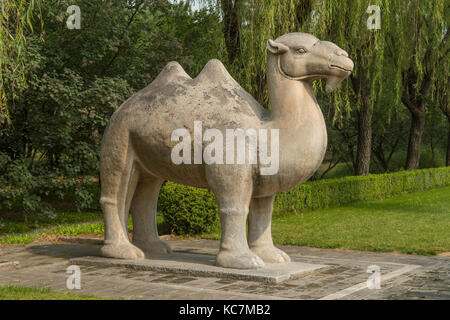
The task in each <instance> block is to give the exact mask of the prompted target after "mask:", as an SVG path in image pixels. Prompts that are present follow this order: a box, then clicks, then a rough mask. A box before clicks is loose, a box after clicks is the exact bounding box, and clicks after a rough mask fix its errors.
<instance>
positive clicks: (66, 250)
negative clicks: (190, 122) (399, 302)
mask: <svg viewBox="0 0 450 320" xmlns="http://www.w3.org/2000/svg"><path fill="white" fill-rule="evenodd" d="M168 242H170V244H171V246H172V247H173V248H174V250H175V251H190V252H196V253H201V254H206V255H211V256H212V255H214V254H215V253H216V252H217V250H218V248H219V245H220V244H219V242H218V241H211V240H177V241H175V240H169V241H168ZM99 249H100V246H92V245H77V244H62V243H52V244H31V245H29V246H27V247H23V246H4V247H0V255H1V258H2V259H4V260H7V261H19V263H20V264H19V268H17V269H11V270H9V271H8V270H5V271H2V272H0V285H20V286H26V287H36V286H38V287H39V286H47V287H50V288H53V289H55V290H58V291H67V288H66V280H67V277H68V276H69V275H68V274H67V273H66V270H67V267H68V266H69V265H70V259H73V258H76V257H83V256H87V255H91V256H94V255H97V254H98V253H99ZM282 249H283V251H285V252H287V253H288V254H289V255H290V256H291V258H292V260H293V261H294V262H302V263H311V264H323V265H327V267H324V268H321V269H317V270H315V271H311V272H308V273H304V274H301V275H299V276H298V277H297V278H295V279H289V280H287V281H285V282H283V283H279V284H273V283H263V282H256V281H249V280H245V281H244V280H235V279H223V278H216V277H197V276H189V277H187V276H186V275H182V274H173V273H167V272H158V271H145V270H132V269H126V268H122V267H101V266H85V265H82V266H80V269H81V290H75V292H76V293H86V294H91V295H96V296H101V297H109V298H122V299H164V298H170V299H266V300H267V299H321V298H325V297H327V296H328V298H330V297H331V298H332V297H333V296H332V295H333V294H336V293H338V294H339V296H340V297H339V298H338V299H447V300H448V299H449V297H450V258H448V257H430V256H417V255H403V254H389V253H376V252H359V251H349V250H334V249H315V248H307V247H296V246H283V247H282ZM118 261H120V260H118ZM374 264H375V265H378V266H379V267H380V269H381V273H382V277H383V276H385V275H389V274H391V275H392V274H394V275H395V272H396V271H398V270H401V269H402V268H404V267H406V266H408V265H415V266H420V268H416V269H414V270H410V271H408V272H406V273H403V274H401V275H398V276H396V277H394V278H391V279H389V280H386V281H385V280H383V278H382V282H381V289H380V290H369V289H367V288H364V289H361V290H358V291H351V292H348V293H349V294H348V295H346V296H343V295H342V293H343V290H346V289H348V288H350V287H353V286H356V285H358V284H360V283H364V282H365V281H366V280H367V278H368V276H369V274H368V273H367V267H368V266H369V265H374ZM393 272H394V273H393ZM397 274H398V272H397ZM136 292H139V293H136ZM168 292H170V294H168ZM344 293H345V292H344ZM334 297H335V298H337V295H334Z"/></svg>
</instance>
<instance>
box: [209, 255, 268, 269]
mask: <svg viewBox="0 0 450 320" xmlns="http://www.w3.org/2000/svg"><path fill="white" fill-rule="evenodd" d="M216 265H218V266H220V267H224V268H234V269H259V268H262V267H264V261H262V260H261V258H260V257H258V256H257V255H256V254H254V253H253V252H251V251H247V252H244V253H242V252H236V251H220V252H219V253H218V254H217V258H216Z"/></svg>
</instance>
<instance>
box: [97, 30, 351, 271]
mask: <svg viewBox="0 0 450 320" xmlns="http://www.w3.org/2000/svg"><path fill="white" fill-rule="evenodd" d="M267 50H268V55H267V56H268V57H267V79H268V87H269V96H270V105H271V110H270V111H268V110H267V109H264V108H263V107H262V106H261V105H260V104H259V103H258V102H257V101H256V100H255V99H254V98H253V97H252V96H251V95H250V94H248V93H247V92H246V91H245V90H244V89H243V88H242V87H241V86H240V85H239V84H238V83H237V82H236V81H235V80H234V79H233V78H232V77H231V76H230V74H229V73H228V72H227V70H226V69H225V67H224V66H223V65H222V63H221V62H220V61H218V60H211V61H209V62H208V63H207V64H206V66H205V67H204V69H203V70H202V72H201V73H200V74H199V75H198V76H197V77H196V78H195V79H192V78H191V77H190V76H189V75H187V74H186V72H185V71H184V70H183V68H182V67H181V66H180V65H179V64H178V63H176V62H170V63H169V64H168V65H167V66H166V67H165V68H164V69H163V70H162V71H161V73H160V74H159V75H158V77H157V78H156V79H155V80H154V81H153V82H152V83H151V84H150V85H148V86H147V87H146V88H144V89H142V90H141V91H139V92H137V93H136V94H134V95H133V96H132V97H130V98H129V99H128V100H127V101H125V102H124V103H123V104H122V106H121V107H120V108H119V109H118V110H116V111H115V112H114V114H113V115H112V117H111V119H110V121H109V123H108V127H107V129H106V131H105V133H104V136H103V140H102V147H101V154H100V177H101V182H102V184H101V186H102V190H101V199H100V202H101V205H102V210H103V213H104V218H105V244H104V246H103V247H102V249H101V253H102V255H103V256H105V257H112V258H122V259H142V258H144V257H146V256H147V257H151V256H152V254H154V253H169V252H170V251H171V249H170V247H169V246H168V245H167V244H166V243H165V242H163V241H161V240H160V239H159V238H158V232H157V229H156V219H155V216H156V204H157V201H158V194H159V190H160V187H161V185H162V183H163V181H164V180H169V181H173V182H176V183H181V184H185V185H190V186H194V187H201V188H209V189H211V190H212V191H213V192H214V195H215V197H216V199H217V202H218V207H219V215H220V219H221V225H222V239H221V245H220V250H219V253H218V254H217V257H216V263H217V265H219V266H222V267H229V268H238V269H256V268H261V267H263V266H264V265H265V263H288V262H289V261H290V258H289V256H288V255H287V254H286V253H284V252H283V251H282V250H280V249H278V248H276V247H275V246H274V245H273V242H272V235H271V220H272V209H273V200H274V198H275V195H276V194H277V193H278V192H281V191H284V190H288V189H290V188H292V187H294V186H296V185H298V184H300V183H303V182H305V181H306V180H307V179H309V178H310V177H311V176H312V175H313V174H314V172H315V171H316V170H317V169H318V168H319V166H320V164H321V163H322V160H323V157H324V155H325V151H326V146H327V132H326V126H325V121H324V118H323V115H322V112H321V109H320V107H319V106H318V104H317V100H316V98H315V96H314V91H313V87H312V81H313V80H315V79H320V78H324V79H326V89H327V91H332V90H334V89H335V88H336V87H337V86H338V85H339V83H340V82H341V81H342V80H344V79H345V78H347V77H348V76H349V75H350V73H351V72H352V70H353V62H352V60H351V59H349V58H348V54H347V53H346V52H345V51H344V50H342V49H340V48H339V47H338V46H337V45H335V44H333V43H331V42H327V41H320V40H319V39H317V38H316V37H314V36H312V35H310V34H305V33H290V34H286V35H283V36H281V37H279V38H277V39H276V40H275V41H272V40H269V41H268V43H267ZM195 123H201V128H200V129H199V130H200V132H198V133H199V134H200V135H202V133H203V131H205V132H206V130H215V132H219V134H220V137H222V138H223V137H226V131H227V129H228V130H229V129H231V130H238V129H240V130H254V131H256V132H259V133H261V132H266V133H267V132H270V133H272V131H274V132H277V133H276V137H277V139H276V140H273V141H272V140H270V141H267V144H265V145H264V146H265V147H264V148H265V149H266V151H267V150H271V151H270V154H271V157H273V156H276V161H275V162H276V166H274V167H273V168H272V166H271V168H268V167H267V163H264V161H262V160H261V154H260V153H259V154H258V155H259V157H258V159H257V161H256V163H254V162H252V161H250V159H249V156H248V157H247V156H245V153H244V157H246V161H244V163H243V164H239V163H236V162H237V161H236V162H233V163H228V161H227V163H226V164H223V163H221V162H220V161H217V160H215V161H211V162H210V163H209V164H205V161H202V160H203V158H204V156H203V153H202V152H201V151H200V162H199V161H198V159H197V158H196V150H198V148H200V149H201V150H204V149H205V147H207V146H209V145H207V143H206V141H205V140H204V139H202V140H201V141H200V142H198V143H197V144H195V141H194V145H191V144H190V145H189V146H188V149H187V150H189V151H190V154H189V155H188V156H187V159H188V161H187V162H188V163H196V164H188V163H181V164H180V163H174V161H173V160H172V157H171V155H172V151H173V148H174V147H175V146H176V145H177V144H178V141H177V142H175V141H174V139H173V138H172V133H174V132H176V131H177V130H184V131H183V132H187V133H188V134H190V136H192V135H194V140H195V137H196V134H197V133H196V125H195ZM234 132H236V131H234ZM244 132H248V131H244ZM181 137H183V136H177V138H181ZM212 137H213V136H211V139H212ZM217 137H219V135H217V136H214V141H215V140H216V139H219V138H217ZM271 138H272V134H271ZM222 140H223V139H222ZM233 140H234V136H233ZM249 140H250V138H249V139H248V141H247V142H245V143H244V144H245V147H246V148H245V149H246V150H249V148H248V146H249V144H250V142H249ZM222 142H223V141H222ZM233 149H234V148H233ZM233 149H232V150H229V149H228V148H226V149H225V150H223V151H224V154H223V155H222V157H223V158H224V159H226V158H230V159H233V160H234V159H235V157H238V152H235V151H236V150H233ZM215 150H216V149H215ZM261 150H262V148H261V147H260V148H259V151H261ZM243 151H244V152H245V150H243ZM227 152H228V154H227ZM186 153H187V152H186ZM216 153H217V150H216V152H215V156H217V154H216ZM274 153H275V154H274ZM228 156H230V157H228ZM268 169H270V170H268ZM272 169H274V170H272ZM269 171H270V172H269ZM129 212H131V214H132V216H133V241H132V242H133V243H131V242H130V239H129V237H128V233H127V223H128V214H129ZM247 217H248V239H247V235H246V221H247Z"/></svg>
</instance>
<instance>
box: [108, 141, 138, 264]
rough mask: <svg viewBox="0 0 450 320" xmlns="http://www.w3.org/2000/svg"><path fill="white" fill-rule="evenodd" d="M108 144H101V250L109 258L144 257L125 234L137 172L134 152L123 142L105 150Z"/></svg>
mask: <svg viewBox="0 0 450 320" xmlns="http://www.w3.org/2000/svg"><path fill="white" fill-rule="evenodd" d="M107 143H108V140H106V142H105V144H106V145H105V146H104V145H102V154H101V158H102V159H101V163H100V176H101V198H100V204H101V207H102V211H103V216H104V221H105V241H104V245H103V247H102V248H101V250H100V253H101V255H102V256H105V257H111V258H120V259H140V258H144V253H143V252H142V250H141V249H139V248H138V247H136V246H134V245H133V244H131V243H130V240H129V238H128V233H127V225H128V224H127V222H128V211H127V210H128V207H129V204H128V203H127V202H129V200H128V201H127V198H128V199H130V198H131V196H132V193H133V191H134V190H133V188H134V187H135V181H136V176H135V175H136V174H137V172H136V169H135V167H134V166H135V164H134V155H133V151H132V150H131V148H130V147H129V146H128V144H123V148H122V150H119V151H117V150H114V149H113V148H111V150H114V153H113V152H108V151H109V150H108V145H107ZM105 149H106V151H107V152H106V155H105ZM120 151H122V152H120Z"/></svg>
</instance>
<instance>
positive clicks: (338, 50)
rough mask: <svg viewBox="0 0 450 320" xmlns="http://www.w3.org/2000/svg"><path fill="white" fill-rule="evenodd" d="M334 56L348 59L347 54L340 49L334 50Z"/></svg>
mask: <svg viewBox="0 0 450 320" xmlns="http://www.w3.org/2000/svg"><path fill="white" fill-rule="evenodd" d="M334 54H335V55H337V56H344V57H347V58H348V53H347V52H346V51H344V50H342V49H336V50H335V51H334Z"/></svg>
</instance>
